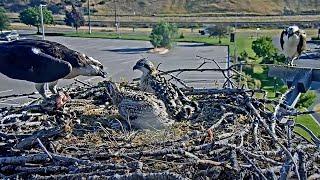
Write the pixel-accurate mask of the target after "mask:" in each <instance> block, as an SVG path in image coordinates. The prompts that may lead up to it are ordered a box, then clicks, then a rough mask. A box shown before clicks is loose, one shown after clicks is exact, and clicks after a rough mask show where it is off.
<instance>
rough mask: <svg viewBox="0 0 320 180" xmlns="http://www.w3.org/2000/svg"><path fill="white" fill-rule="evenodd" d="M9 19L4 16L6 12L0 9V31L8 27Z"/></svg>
mask: <svg viewBox="0 0 320 180" xmlns="http://www.w3.org/2000/svg"><path fill="white" fill-rule="evenodd" d="M9 25H10V23H9V17H8V16H7V15H6V10H5V9H4V8H2V7H0V30H1V32H2V30H4V29H7V28H8V27H9Z"/></svg>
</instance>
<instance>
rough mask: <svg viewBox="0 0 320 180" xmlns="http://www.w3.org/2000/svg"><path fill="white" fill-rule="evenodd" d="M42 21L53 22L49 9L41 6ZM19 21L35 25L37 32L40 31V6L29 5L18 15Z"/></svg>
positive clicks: (45, 22)
mask: <svg viewBox="0 0 320 180" xmlns="http://www.w3.org/2000/svg"><path fill="white" fill-rule="evenodd" d="M42 10H43V23H44V24H53V16H52V13H51V11H48V10H47V8H43V9H42ZM19 18H20V21H21V22H22V23H24V24H26V25H30V26H35V27H37V30H38V33H40V31H39V28H40V25H41V15H40V7H29V8H28V9H25V10H24V11H22V12H21V13H20V15H19Z"/></svg>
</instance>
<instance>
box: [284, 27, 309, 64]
mask: <svg viewBox="0 0 320 180" xmlns="http://www.w3.org/2000/svg"><path fill="white" fill-rule="evenodd" d="M280 45H281V49H282V50H283V53H284V55H285V56H286V57H287V59H288V65H290V66H293V61H294V60H296V59H299V57H300V55H301V53H302V52H303V51H305V50H306V49H307V36H306V33H305V32H304V31H303V30H301V29H299V27H298V26H290V27H288V28H286V29H284V30H283V31H282V33H281V37H280Z"/></svg>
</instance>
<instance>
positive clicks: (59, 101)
mask: <svg viewBox="0 0 320 180" xmlns="http://www.w3.org/2000/svg"><path fill="white" fill-rule="evenodd" d="M70 99H71V98H70V96H69V95H68V94H67V93H64V92H59V93H58V94H57V97H56V108H57V109H60V108H62V107H63V106H64V105H65V104H66V103H67V102H68V101H69V100H70Z"/></svg>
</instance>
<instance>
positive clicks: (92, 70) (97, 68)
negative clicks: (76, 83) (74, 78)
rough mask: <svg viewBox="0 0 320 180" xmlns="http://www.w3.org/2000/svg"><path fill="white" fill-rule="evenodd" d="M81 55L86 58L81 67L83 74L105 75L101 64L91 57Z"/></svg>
mask: <svg viewBox="0 0 320 180" xmlns="http://www.w3.org/2000/svg"><path fill="white" fill-rule="evenodd" d="M83 57H85V58H86V61H87V63H86V64H85V66H84V67H82V69H83V70H84V71H85V72H84V74H82V75H84V76H101V77H104V78H105V77H106V74H107V73H106V72H105V71H103V65H102V64H101V63H100V62H99V61H98V60H96V59H94V58H93V57H89V56H86V55H85V54H83Z"/></svg>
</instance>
